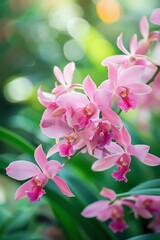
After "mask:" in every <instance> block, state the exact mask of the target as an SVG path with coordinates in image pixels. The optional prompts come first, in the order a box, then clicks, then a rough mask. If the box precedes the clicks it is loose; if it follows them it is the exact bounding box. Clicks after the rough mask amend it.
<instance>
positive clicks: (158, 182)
mask: <svg viewBox="0 0 160 240" xmlns="http://www.w3.org/2000/svg"><path fill="white" fill-rule="evenodd" d="M147 188H160V179H154V180H150V181H147V182H144V183H141V184H139V185H138V186H136V187H134V188H132V189H131V191H133V190H136V191H137V190H141V189H142V190H143V189H147ZM129 192H130V191H129Z"/></svg>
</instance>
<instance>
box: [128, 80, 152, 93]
mask: <svg viewBox="0 0 160 240" xmlns="http://www.w3.org/2000/svg"><path fill="white" fill-rule="evenodd" d="M127 87H128V88H130V90H131V92H132V93H134V94H135V95H144V94H149V93H151V92H152V88H151V87H150V86H148V85H147V84H145V83H131V84H127Z"/></svg>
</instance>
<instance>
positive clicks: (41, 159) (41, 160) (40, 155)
mask: <svg viewBox="0 0 160 240" xmlns="http://www.w3.org/2000/svg"><path fill="white" fill-rule="evenodd" d="M34 158H35V160H36V162H37V163H38V165H39V166H40V168H41V169H42V171H44V169H45V165H46V163H47V158H46V155H45V153H44V151H43V149H42V145H39V146H38V147H37V148H36V150H35V152H34Z"/></svg>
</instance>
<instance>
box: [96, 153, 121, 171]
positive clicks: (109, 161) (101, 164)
mask: <svg viewBox="0 0 160 240" xmlns="http://www.w3.org/2000/svg"><path fill="white" fill-rule="evenodd" d="M121 155H122V154H114V155H111V156H107V157H105V158H102V159H100V160H98V161H96V162H94V163H93V165H92V170H93V171H104V170H107V169H109V168H111V167H113V166H114V165H115V162H116V161H117V160H118V159H119V158H120V156H121Z"/></svg>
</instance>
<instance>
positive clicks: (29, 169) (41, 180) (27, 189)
mask: <svg viewBox="0 0 160 240" xmlns="http://www.w3.org/2000/svg"><path fill="white" fill-rule="evenodd" d="M34 157H35V160H36V162H37V164H38V165H39V167H38V166H37V165H35V164H34V163H32V162H28V161H25V160H19V161H15V162H12V163H10V164H9V166H8V167H7V168H6V172H7V175H8V176H9V177H11V178H14V179H16V180H26V179H29V178H31V179H30V180H28V181H27V182H26V183H24V184H22V185H21V186H20V187H19V188H18V189H17V191H16V193H15V199H16V200H19V199H21V198H24V197H26V196H27V197H28V199H29V201H30V202H31V203H34V202H36V201H40V198H41V197H42V195H43V194H45V193H46V192H45V190H44V189H43V188H44V186H45V185H46V184H47V182H48V180H49V179H51V180H52V181H53V182H54V183H55V184H56V185H57V187H58V188H59V190H60V191H61V192H62V193H63V194H64V195H66V196H68V197H73V196H74V195H73V193H72V192H71V190H70V189H69V187H68V185H67V183H66V182H65V181H64V180H63V179H62V178H61V177H59V176H56V175H57V173H58V172H59V171H60V170H61V169H62V168H63V165H61V164H60V163H59V162H58V161H56V160H50V161H47V158H46V155H45V153H44V152H43V149H42V146H41V145H39V146H38V147H37V148H36V149H35V153H34Z"/></svg>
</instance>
